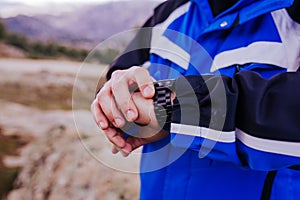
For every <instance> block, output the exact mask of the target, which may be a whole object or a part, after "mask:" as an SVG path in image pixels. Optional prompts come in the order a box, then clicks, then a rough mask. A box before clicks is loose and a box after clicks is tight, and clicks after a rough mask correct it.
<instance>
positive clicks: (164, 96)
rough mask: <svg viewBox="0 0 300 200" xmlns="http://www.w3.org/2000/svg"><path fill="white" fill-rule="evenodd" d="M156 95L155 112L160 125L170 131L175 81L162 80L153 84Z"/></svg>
mask: <svg viewBox="0 0 300 200" xmlns="http://www.w3.org/2000/svg"><path fill="white" fill-rule="evenodd" d="M153 85H154V88H155V95H154V97H153V104H154V112H155V116H156V119H157V121H158V123H159V125H160V126H161V127H162V128H163V129H165V130H169V129H170V124H171V117H172V99H171V94H172V92H174V90H175V80H173V79H168V80H161V81H157V82H154V83H153Z"/></svg>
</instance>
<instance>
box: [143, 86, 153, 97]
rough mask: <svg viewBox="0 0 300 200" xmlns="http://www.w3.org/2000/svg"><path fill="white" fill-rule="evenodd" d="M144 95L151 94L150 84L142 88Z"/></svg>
mask: <svg viewBox="0 0 300 200" xmlns="http://www.w3.org/2000/svg"><path fill="white" fill-rule="evenodd" d="M143 93H144V95H146V96H151V95H152V94H153V90H152V88H151V87H150V86H147V87H146V88H145V89H144V90H143Z"/></svg>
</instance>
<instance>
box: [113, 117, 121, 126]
mask: <svg viewBox="0 0 300 200" xmlns="http://www.w3.org/2000/svg"><path fill="white" fill-rule="evenodd" d="M115 123H116V125H117V126H118V127H121V126H122V124H123V120H121V119H120V118H115Z"/></svg>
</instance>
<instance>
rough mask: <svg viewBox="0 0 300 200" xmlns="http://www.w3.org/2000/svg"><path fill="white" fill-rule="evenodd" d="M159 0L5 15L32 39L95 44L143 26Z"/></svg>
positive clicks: (13, 29)
mask: <svg viewBox="0 0 300 200" xmlns="http://www.w3.org/2000/svg"><path fill="white" fill-rule="evenodd" d="M158 3H159V2H158V1H143V0H135V1H124V2H112V3H106V4H99V5H98V4H97V5H84V6H82V7H80V8H74V10H73V11H71V12H65V13H62V14H60V15H49V14H44V15H35V16H26V15H18V16H16V17H9V18H3V19H1V20H2V21H3V22H4V24H5V25H6V27H7V29H8V30H9V31H11V32H15V33H18V34H22V35H25V36H27V37H28V38H29V39H30V40H34V41H35V40H38V41H44V42H47V41H55V42H59V43H63V44H72V45H74V44H75V45H80V44H87V45H94V44H97V43H99V42H101V41H103V40H104V39H106V38H108V37H110V36H112V35H114V34H117V33H119V32H122V31H125V30H128V29H131V28H134V27H138V26H141V25H142V24H143V22H144V21H145V20H146V19H147V18H148V17H149V16H150V15H151V13H152V10H153V8H154V7H155V6H156V5H157V4H158Z"/></svg>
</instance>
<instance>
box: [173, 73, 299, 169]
mask: <svg viewBox="0 0 300 200" xmlns="http://www.w3.org/2000/svg"><path fill="white" fill-rule="evenodd" d="M204 79H205V80H204ZM204 79H203V78H201V77H199V76H190V77H182V78H179V79H178V80H177V83H176V85H177V86H176V95H177V98H176V99H175V101H174V105H175V106H174V108H173V114H172V125H171V133H172V137H173V140H172V143H173V144H174V145H175V146H178V147H183V148H189V149H193V150H195V151H199V156H200V157H201V156H208V157H210V158H211V159H215V160H222V161H229V162H233V163H236V164H238V165H242V166H246V167H250V168H253V169H260V170H272V169H278V168H282V167H288V166H292V165H298V164H300V151H299V149H300V116H299V114H300V103H299V99H300V90H299V88H298V86H299V85H300V72H296V73H283V74H279V75H277V76H274V77H273V78H271V79H269V80H265V79H263V78H262V77H260V75H258V74H257V73H255V72H250V71H244V72H240V73H238V74H236V75H235V76H234V77H233V78H232V79H230V78H228V77H225V76H223V77H221V78H220V77H216V76H209V77H205V76H204ZM186 83H188V84H186ZM187 85H188V86H191V88H193V89H192V90H189V89H186V86H187ZM207 86H208V87H207ZM208 88H210V92H209V90H208ZM222 90H225V93H222ZM194 94H196V97H197V102H198V104H197V103H195V102H193V101H195V99H192V98H191V97H192V96H193V95H194ZM220 94H221V96H220ZM223 94H225V96H223ZM224 101H225V106H224ZM187 104H188V105H189V106H185V105H187ZM212 105H214V106H212ZM195 110H199V113H200V116H199V118H200V120H198V121H197V122H196V121H195V120H193V119H195V117H198V116H193V115H191V114H190V115H189V116H190V117H188V118H187V117H183V116H182V115H186V116H188V115H187V114H184V113H185V112H186V113H193V114H194V115H195V113H196V112H195ZM192 111H194V112H192ZM219 122H224V124H223V126H220V124H219ZM221 125H222V123H221ZM174 138H176V139H174ZM186 141H190V142H186Z"/></svg>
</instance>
